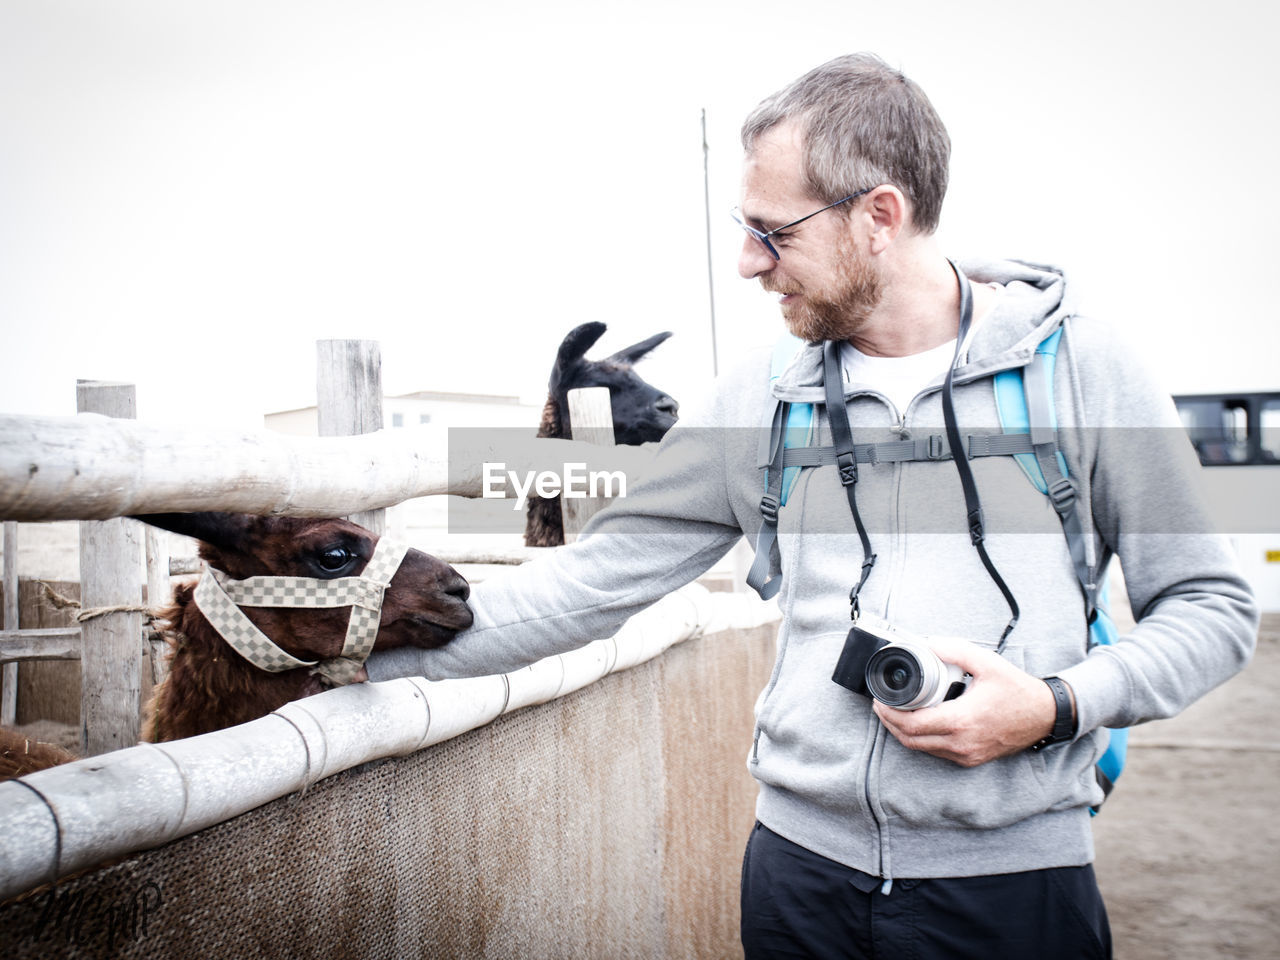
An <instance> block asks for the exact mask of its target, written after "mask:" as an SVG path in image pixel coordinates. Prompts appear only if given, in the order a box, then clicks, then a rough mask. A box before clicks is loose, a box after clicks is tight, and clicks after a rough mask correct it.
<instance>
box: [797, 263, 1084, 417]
mask: <svg viewBox="0 0 1280 960" xmlns="http://www.w3.org/2000/svg"><path fill="white" fill-rule="evenodd" d="M959 267H960V269H961V270H962V271H963V272H964V274H965V276H967V277H968V278H969V279H970V281H972V282H973V283H1000V284H1003V285H1004V287H1005V293H1004V296H1002V297H1001V298H1000V299H999V300H998V301H997V302H996V305H995V307H994V309H993V310H992V311H991V312H990V313H989V314H988V315H987V316H986V317H985V318H983V320H982V323H981V324H980V325H979V326H978V328H977V329H976V330H975V331H974V334H973V336H972V338H971V339H970V342H969V346H968V349H967V350H966V351H965V352H964V354H963V355H962V356H961V358H960V365H959V366H958V367H957V368H956V377H955V379H956V382H957V383H962V382H964V381H966V380H973V379H977V378H979V377H984V376H989V375H990V374H993V373H997V372H999V371H1000V370H1009V369H1013V368H1016V367H1024V366H1026V365H1027V364H1028V363H1030V362H1031V356H1032V354H1034V353H1035V348H1036V346H1037V345H1038V344H1039V343H1040V341H1041V340H1043V339H1044V338H1045V337H1047V336H1048V335H1049V333H1050V332H1051V331H1052V330H1053V328H1054V327H1055V326H1057V325H1058V324H1059V323H1061V322H1062V319H1063V318H1064V317H1065V316H1067V315H1068V314H1069V313H1070V312H1071V310H1070V307H1069V304H1068V298H1067V291H1066V286H1067V284H1066V277H1065V275H1064V274H1063V273H1062V271H1061V270H1059V269H1058V268H1057V267H1052V266H1048V265H1045V264H1036V263H1028V262H1024V261H1021V260H978V259H974V260H962V261H960V262H959ZM821 386H822V344H821V343H807V344H805V345H804V347H803V348H802V349H800V350H798V351H797V352H796V355H795V357H794V358H793V359H792V361H791V363H790V365H789V366H788V367H787V368H786V369H785V370H784V371H783V372H782V374H781V375H780V376H779V377H778V379H777V380H775V381H774V383H773V394H774V396H775V397H777V398H778V399H779V400H786V401H790V402H799V403H813V402H815V401H817V402H820V401H821V400H822V399H823V396H822V393H821ZM815 390H816V391H818V392H817V393H815Z"/></svg>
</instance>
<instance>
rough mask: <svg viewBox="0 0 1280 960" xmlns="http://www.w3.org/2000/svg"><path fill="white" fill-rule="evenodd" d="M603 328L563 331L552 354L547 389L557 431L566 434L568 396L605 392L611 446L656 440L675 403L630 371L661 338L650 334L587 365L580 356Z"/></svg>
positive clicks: (670, 418)
mask: <svg viewBox="0 0 1280 960" xmlns="http://www.w3.org/2000/svg"><path fill="white" fill-rule="evenodd" d="M606 329H607V328H606V326H605V324H603V323H598V322H593V323H584V324H582V325H581V326H578V327H575V328H574V329H573V330H571V331H570V332H569V335H568V336H566V337H565V338H564V341H563V342H562V343H561V344H560V349H559V351H558V352H557V353H556V362H555V366H554V367H553V368H552V370H551V380H550V382H549V384H548V387H549V392H550V397H549V403H551V404H554V405H555V407H556V410H557V412H558V415H559V421H560V424H561V428H562V429H561V432H560V434H559V435H562V436H566V437H567V436H569V435H570V423H569V400H568V397H569V391H570V390H576V389H578V388H579V387H608V388H609V400H610V402H611V404H612V406H613V435H614V441H615V442H616V443H620V444H631V445H638V444H641V443H649V442H650V441H654V440H661V439H662V436H663V434H665V433H666V432H667V431H668V430H670V429H671V426H672V424H674V423H675V422H676V411H677V410H678V409H679V404H677V403H676V402H675V400H673V399H672V398H671V397H670V396H668V395H667V394H665V393H663V392H662V391H661V390H659V389H657V388H656V387H654V386H652V385H651V384H649V383H646V382H645V381H644V380H642V379H641V378H640V376H639V375H638V374H637V373H636V372H635V371H634V370H633V369H632V367H633V366H634V365H635V364H636V363H637V362H638V361H639V360H640V359H641V358H642V357H644V355H645V354H647V353H648V352H649V351H650V350H652V349H653V348H654V347H656V346H657V345H658V344H660V343H662V341H664V340H666V339H667V337H669V336H671V333H670V332H669V331H668V332H666V333H658V334H654V335H653V336H652V337H649V339H647V340H641V341H640V342H639V343H635V344H632V345H631V346H629V347H627V348H625V349H623V350H619V351H618V352H617V353H615V354H613V355H612V356H609V357H606V358H605V359H603V360H588V359H587V358H586V353H587V351H588V350H589V349H591V347H592V346H593V345H594V344H595V342H596V341H597V340H599V339H600V337H601V335H602V334H603V333H604V332H605V330H606Z"/></svg>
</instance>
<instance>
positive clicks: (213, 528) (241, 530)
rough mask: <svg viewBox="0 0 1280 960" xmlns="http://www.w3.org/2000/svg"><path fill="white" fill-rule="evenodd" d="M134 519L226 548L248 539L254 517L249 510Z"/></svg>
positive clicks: (232, 547) (151, 515)
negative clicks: (246, 534) (246, 536)
mask: <svg viewBox="0 0 1280 960" xmlns="http://www.w3.org/2000/svg"><path fill="white" fill-rule="evenodd" d="M133 519H135V520H141V521H142V522H143V523H146V524H150V525H151V526H153V527H159V528H160V529H161V530H168V531H169V532H170V533H177V534H181V535H182V536H184V537H192V538H194V539H196V540H200V541H202V542H203V543H207V544H209V545H211V546H214V547H218V548H219V549H222V550H227V549H234V548H235V547H236V546H238V545H239V544H241V543H243V542H244V539H245V533H246V531H247V530H248V528H249V523H250V521H251V520H252V519H253V518H252V517H251V516H250V515H249V514H246V513H220V512H217V511H204V512H200V513H144V514H139V515H137V516H135V517H134V518H133Z"/></svg>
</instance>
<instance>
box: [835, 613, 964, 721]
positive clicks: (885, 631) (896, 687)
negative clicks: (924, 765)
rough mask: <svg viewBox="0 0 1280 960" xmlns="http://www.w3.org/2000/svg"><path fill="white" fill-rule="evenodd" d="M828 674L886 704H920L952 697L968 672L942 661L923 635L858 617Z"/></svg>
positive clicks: (933, 703)
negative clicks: (858, 619)
mask: <svg viewBox="0 0 1280 960" xmlns="http://www.w3.org/2000/svg"><path fill="white" fill-rule="evenodd" d="M831 679H832V680H834V681H835V682H836V683H838V684H840V686H842V687H845V688H847V689H849V690H852V691H853V692H854V693H860V694H862V695H863V696H864V697H874V698H875V699H877V700H879V701H880V702H881V703H883V704H885V705H886V706H889V707H896V708H897V709H899V710H920V709H923V708H924V707H936V706H937V705H938V704H940V703H943V702H945V701H947V700H954V699H955V698H956V697H958V696H960V694H962V693H964V691H965V689H966V688H967V686H968V684H969V679H970V677H969V675H968V674H967V673H965V672H964V671H963V670H961V669H960V668H959V667H957V666H956V665H955V664H952V663H945V662H943V660H942V659H941V658H940V657H939V656H938V655H937V654H936V653H934V652H933V649H932V648H931V647H930V646H929V643H928V641H927V640H925V639H924V638H922V637H916V636H913V635H911V634H909V633H907V632H906V631H899V630H898V629H897V628H895V627H893V626H891V625H889V624H887V623H884V622H883V621H872V620H868V619H867V618H862V619H861V620H860V621H859V622H858V623H855V624H854V625H853V628H852V629H851V630H850V631H849V635H848V636H847V637H845V641H844V649H843V650H842V651H841V653H840V659H839V660H838V661H837V663H836V669H835V673H833V674H832V676H831Z"/></svg>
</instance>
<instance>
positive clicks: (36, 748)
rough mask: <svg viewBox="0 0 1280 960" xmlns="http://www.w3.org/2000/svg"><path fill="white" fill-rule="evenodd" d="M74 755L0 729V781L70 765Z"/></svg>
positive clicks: (6, 729) (52, 745) (16, 732)
mask: <svg viewBox="0 0 1280 960" xmlns="http://www.w3.org/2000/svg"><path fill="white" fill-rule="evenodd" d="M75 759H76V755H75V754H74V753H71V752H70V751H68V750H64V749H63V748H62V747H59V746H57V745H56V744H53V743H43V742H41V741H39V740H32V739H31V738H30V737H27V736H24V735H23V734H21V733H19V732H18V731H17V730H11V729H9V728H8V727H0V780H12V779H13V778H14V777H24V776H26V775H27V774H28V773H35V772H36V771H37V770H44V769H46V768H47V767H56V766H58V765H59V764H62V763H70V762H71V761H72V760H75Z"/></svg>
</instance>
